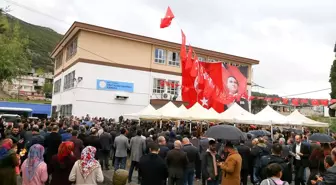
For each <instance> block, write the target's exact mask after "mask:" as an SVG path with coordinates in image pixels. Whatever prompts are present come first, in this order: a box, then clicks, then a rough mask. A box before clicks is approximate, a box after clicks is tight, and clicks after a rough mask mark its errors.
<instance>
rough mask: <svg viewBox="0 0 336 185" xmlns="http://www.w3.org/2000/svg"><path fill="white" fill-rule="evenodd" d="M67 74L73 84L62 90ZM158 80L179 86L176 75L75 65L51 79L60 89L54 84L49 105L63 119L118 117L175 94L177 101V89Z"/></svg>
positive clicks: (179, 95)
mask: <svg viewBox="0 0 336 185" xmlns="http://www.w3.org/2000/svg"><path fill="white" fill-rule="evenodd" d="M92 69H94V70H92ZM71 73H72V74H75V75H74V77H73V78H72V80H73V83H71V85H70V86H69V87H66V88H64V86H66V85H64V84H65V83H64V82H65V76H66V75H68V74H71ZM60 80H61V81H60ZM162 80H164V81H166V82H168V81H169V82H175V83H176V84H181V83H182V81H181V76H177V75H169V74H162V73H155V72H147V71H140V70H134V69H125V68H118V67H112V66H103V65H96V64H89V63H84V62H83V63H82V62H79V63H77V64H75V65H74V66H72V67H71V68H69V69H68V70H66V71H64V72H63V74H62V75H59V76H58V77H57V78H55V79H54V83H57V82H61V83H60V84H61V86H60V88H59V90H58V87H57V86H56V87H55V85H54V95H53V99H52V106H54V109H55V106H56V109H58V112H59V113H60V114H59V115H63V116H70V115H74V116H80V117H81V116H85V115H86V114H89V115H90V116H94V117H96V116H97V117H107V118H118V117H119V116H121V115H123V114H127V113H134V112H137V111H140V110H141V109H143V108H144V107H146V106H147V105H148V104H149V103H150V100H151V99H167V100H170V99H173V97H174V95H177V98H176V100H177V101H180V100H181V91H180V86H178V85H175V86H173V87H172V86H167V85H164V86H162V82H160V81H162ZM55 88H56V91H55ZM57 106H58V108H57ZM70 109H71V110H70Z"/></svg>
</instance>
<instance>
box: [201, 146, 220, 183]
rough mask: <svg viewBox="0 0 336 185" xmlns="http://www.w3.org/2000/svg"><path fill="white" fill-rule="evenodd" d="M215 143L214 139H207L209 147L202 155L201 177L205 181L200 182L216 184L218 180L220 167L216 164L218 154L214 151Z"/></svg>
mask: <svg viewBox="0 0 336 185" xmlns="http://www.w3.org/2000/svg"><path fill="white" fill-rule="evenodd" d="M216 146H217V143H216V141H214V140H209V148H208V150H206V152H205V153H204V155H202V179H203V180H204V181H205V183H203V180H202V184H207V185H217V184H218V182H219V177H220V175H219V172H220V168H219V167H218V166H217V161H218V158H219V156H218V155H217V153H216V151H217V150H216Z"/></svg>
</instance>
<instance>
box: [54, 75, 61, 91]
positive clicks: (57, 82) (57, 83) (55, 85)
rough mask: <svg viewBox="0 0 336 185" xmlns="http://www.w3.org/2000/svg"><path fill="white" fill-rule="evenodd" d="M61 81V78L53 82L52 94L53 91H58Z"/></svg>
mask: <svg viewBox="0 0 336 185" xmlns="http://www.w3.org/2000/svg"><path fill="white" fill-rule="evenodd" d="M61 81H62V79H58V80H57V81H56V82H55V83H54V94H55V93H59V92H60V91H61V84H62V83H61Z"/></svg>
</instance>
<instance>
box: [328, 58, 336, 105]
mask: <svg viewBox="0 0 336 185" xmlns="http://www.w3.org/2000/svg"><path fill="white" fill-rule="evenodd" d="M329 82H330V86H331V93H330V98H331V99H336V59H335V60H334V62H333V65H331V69H330V75H329Z"/></svg>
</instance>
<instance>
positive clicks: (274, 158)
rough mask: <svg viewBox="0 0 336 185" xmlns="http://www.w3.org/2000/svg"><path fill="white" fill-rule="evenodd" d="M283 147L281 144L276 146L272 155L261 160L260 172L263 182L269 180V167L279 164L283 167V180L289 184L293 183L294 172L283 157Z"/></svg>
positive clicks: (273, 147)
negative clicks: (267, 169) (267, 170)
mask: <svg viewBox="0 0 336 185" xmlns="http://www.w3.org/2000/svg"><path fill="white" fill-rule="evenodd" d="M281 152H282V146H281V145H280V144H274V145H273V146H272V154H271V155H267V156H263V157H262V158H261V159H260V163H261V166H260V170H259V171H260V172H261V175H260V176H261V180H264V179H266V178H267V172H266V168H267V166H268V165H270V164H272V163H277V164H279V165H280V166H281V169H282V177H281V180H283V181H286V182H288V183H289V184H290V183H291V182H292V170H291V166H290V163H288V162H286V161H285V159H284V158H282V157H281Z"/></svg>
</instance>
